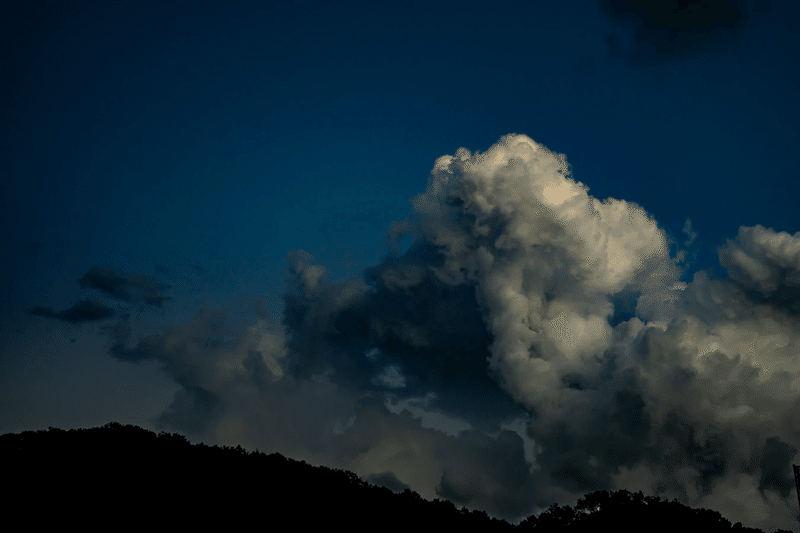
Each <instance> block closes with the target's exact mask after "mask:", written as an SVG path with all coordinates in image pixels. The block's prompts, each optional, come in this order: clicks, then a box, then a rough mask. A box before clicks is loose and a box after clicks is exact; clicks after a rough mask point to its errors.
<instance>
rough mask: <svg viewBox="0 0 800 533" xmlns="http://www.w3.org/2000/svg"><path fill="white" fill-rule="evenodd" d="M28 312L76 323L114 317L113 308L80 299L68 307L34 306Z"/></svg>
mask: <svg viewBox="0 0 800 533" xmlns="http://www.w3.org/2000/svg"><path fill="white" fill-rule="evenodd" d="M29 313H30V314H32V315H36V316H43V317H46V318H57V319H59V320H63V321H65V322H71V323H73V324H76V323H78V322H92V321H96V320H108V319H109V318H113V317H114V310H113V309H111V308H110V307H106V306H104V305H103V304H101V303H99V302H93V301H88V300H82V301H80V302H78V303H77V304H75V305H73V306H72V307H70V308H69V309H64V310H63V311H54V310H53V308H52V307H41V306H38V307H34V308H33V309H31V310H30V311H29Z"/></svg>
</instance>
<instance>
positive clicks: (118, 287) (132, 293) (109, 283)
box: [78, 267, 172, 307]
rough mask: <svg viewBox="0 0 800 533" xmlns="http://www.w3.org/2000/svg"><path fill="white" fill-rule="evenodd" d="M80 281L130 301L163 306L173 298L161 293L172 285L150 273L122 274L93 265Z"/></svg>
mask: <svg viewBox="0 0 800 533" xmlns="http://www.w3.org/2000/svg"><path fill="white" fill-rule="evenodd" d="M78 283H79V284H80V285H81V286H82V287H88V288H92V289H98V290H100V291H102V292H104V293H105V294H107V295H109V296H111V297H113V298H116V299H118V300H122V301H124V302H129V303H145V304H147V305H152V306H154V307H162V306H163V305H164V302H165V301H167V300H171V299H172V298H170V297H169V296H165V295H163V294H161V292H162V291H163V290H165V289H169V288H170V286H169V285H165V284H162V283H158V282H157V281H156V279H155V278H153V277H152V276H150V275H149V274H139V273H133V272H130V273H127V274H122V273H118V272H114V271H113V270H110V269H106V268H101V267H92V268H90V269H89V271H88V272H86V274H84V275H83V277H81V279H79V280H78Z"/></svg>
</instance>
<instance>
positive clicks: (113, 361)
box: [0, 0, 800, 514]
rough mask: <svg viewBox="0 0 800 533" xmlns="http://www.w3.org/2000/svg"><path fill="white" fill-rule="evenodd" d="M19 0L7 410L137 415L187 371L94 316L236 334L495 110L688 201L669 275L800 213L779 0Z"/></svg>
mask: <svg viewBox="0 0 800 533" xmlns="http://www.w3.org/2000/svg"><path fill="white" fill-rule="evenodd" d="M18 4H19V5H17V6H15V7H13V8H11V14H7V15H6V16H4V17H3V20H2V22H0V25H2V27H1V28H0V30H1V31H0V35H1V36H2V37H0V47H1V48H0V53H1V54H2V55H1V56H0V64H2V65H3V77H2V84H0V101H1V102H2V104H0V124H2V128H0V135H1V136H2V137H0V139H1V141H0V150H1V152H0V165H2V167H0V171H1V172H2V176H3V179H2V185H0V217H1V219H0V227H2V232H1V233H0V239H1V244H0V246H2V248H1V250H2V251H1V252H0V256H2V259H0V261H2V262H1V263H0V269H1V270H0V280H1V281H2V299H0V315H1V316H2V320H1V321H0V357H2V373H1V374H0V390H1V391H2V396H1V397H0V402H1V403H0V431H1V432H8V431H21V430H25V429H42V428H46V427H48V426H56V427H79V426H80V427H89V426H96V425H100V424H103V423H105V422H107V421H110V420H117V421H121V422H125V423H135V424H138V425H141V426H144V427H149V428H153V427H156V426H157V425H158V424H156V423H155V422H153V420H154V417H158V416H159V414H160V413H162V412H163V411H164V410H165V408H167V406H168V405H170V404H173V405H174V402H175V401H176V400H175V397H173V394H174V393H176V391H180V390H182V389H183V388H186V387H187V386H188V385H187V384H186V383H185V382H182V381H181V380H180V379H177V378H176V374H175V373H174V372H172V371H164V370H163V368H162V370H159V366H158V364H154V363H152V362H149V363H148V362H145V363H144V364H139V365H135V364H131V363H130V362H125V360H124V359H125V357H128V359H131V358H134V359H135V357H138V358H139V359H145V360H146V359H147V357H144V356H135V357H134V355H131V354H128V355H125V356H123V355H120V354H123V352H122V351H119V350H118V351H117V352H114V349H113V342H114V341H113V339H115V338H116V339H117V340H119V339H120V338H123V337H124V338H125V339H126V340H127V341H128V346H129V347H130V346H132V345H133V344H134V341H135V339H140V338H144V337H146V336H148V335H153V334H156V335H158V334H164V332H165V331H167V328H168V327H169V326H180V325H181V324H186V323H188V322H189V321H191V320H193V319H194V317H196V315H197V313H198V310H201V309H212V308H214V309H217V308H219V309H222V310H223V312H224V316H225V317H227V318H226V320H228V321H229V322H228V324H229V325H230V327H231V328H232V330H234V331H235V332H236V333H235V335H234V334H231V335H233V336H234V337H235V336H236V335H243V333H242V331H245V330H246V328H248V327H249V326H250V325H252V324H253V323H255V322H256V321H257V320H258V319H259V318H261V319H271V320H273V321H278V322H279V321H280V320H281V316H282V312H283V307H284V301H283V299H282V298H283V294H284V292H285V287H286V285H285V284H286V281H285V277H284V270H285V269H286V268H287V266H288V265H289V262H288V261H287V253H288V252H289V251H290V250H304V251H306V252H308V253H309V254H311V256H313V261H312V262H313V264H316V265H321V266H324V267H325V268H327V269H328V279H329V280H330V281H333V282H336V281H344V280H346V279H349V278H360V277H361V276H362V271H364V269H366V268H369V267H373V266H376V265H379V264H380V263H381V261H382V260H383V258H384V257H385V256H386V254H387V252H388V248H387V241H386V238H385V234H386V232H387V230H389V228H390V226H391V224H392V223H393V222H395V221H401V220H403V219H405V218H406V217H410V216H412V214H413V209H412V205H411V203H410V202H409V199H410V198H412V197H413V196H415V195H418V194H421V193H424V192H425V190H426V186H427V185H428V180H429V177H430V174H431V169H432V168H433V166H434V163H435V161H436V160H437V158H439V157H441V156H443V155H446V154H450V155H452V154H455V153H456V150H458V148H460V147H465V148H467V149H468V150H470V151H473V152H474V151H476V150H479V151H481V152H483V151H486V150H487V149H489V147H490V146H492V145H494V144H495V143H497V142H498V140H500V138H501V137H503V136H504V135H506V134H510V133H517V134H524V135H527V136H528V137H530V138H531V139H533V140H534V141H535V142H537V143H540V144H543V145H545V146H546V147H547V148H549V149H550V150H552V151H554V152H557V153H562V154H565V155H566V159H567V161H568V163H569V164H570V165H571V171H572V178H573V179H574V180H576V181H579V182H582V183H583V184H584V185H586V186H587V187H588V188H589V194H590V195H592V196H594V197H595V198H598V199H600V200H603V199H606V198H609V197H611V198H615V199H619V200H626V201H628V202H635V203H636V204H638V205H640V206H641V207H642V208H643V209H644V210H646V212H647V213H649V214H650V215H651V216H652V217H653V218H654V219H655V220H656V221H657V222H658V224H659V227H660V228H662V229H663V230H664V231H666V233H667V234H668V235H670V236H672V237H674V238H675V239H676V240H677V245H683V244H685V240H686V235H685V234H684V233H683V232H682V230H683V229H684V227H685V224H686V221H687V220H691V229H692V231H693V232H695V233H696V239H695V241H694V242H693V243H692V244H691V245H688V248H687V250H688V254H689V255H690V256H691V255H692V254H696V260H695V262H694V263H692V265H691V266H690V268H689V269H688V271H687V272H686V274H685V275H684V276H683V278H681V279H682V280H683V281H685V282H690V281H691V280H692V276H693V274H694V272H695V271H697V270H698V269H707V268H711V267H716V268H715V270H714V272H715V275H719V276H724V275H725V269H723V268H721V267H720V266H719V263H718V260H717V247H718V246H722V245H724V244H725V243H726V240H727V239H733V238H734V237H736V236H737V233H738V232H739V228H740V227H741V226H745V227H750V226H755V225H761V226H763V227H765V228H772V229H774V230H775V232H788V233H789V234H795V233H796V232H798V231H800V216H798V213H799V211H798V205H800V202H799V201H798V200H800V185H798V181H800V173H799V172H798V164H797V146H798V141H800V139H799V138H798V137H799V136H798V129H797V125H798V123H800V104H799V103H798V101H799V100H798V98H797V96H798V81H799V80H798V68H797V66H798V59H799V55H800V52H799V51H800V42H798V41H799V40H800V39H798V36H797V32H796V31H795V29H794V21H795V20H797V16H798V8H797V6H796V5H795V4H794V3H792V2H778V1H773V2H755V1H747V2H724V1H722V0H715V1H710V2H702V3H700V2H675V3H674V2H670V1H665V2H649V3H648V2H634V1H632V2H624V1H619V0H603V1H595V0H586V1H574V2H533V1H529V2H522V1H503V0H500V1H495V2H464V1H460V2H450V1H437V2H415V1H411V2H409V1H406V2H397V3H387V2H377V3H376V2H302V1H299V2H298V1H295V2H288V3H286V5H280V4H279V3H277V2H245V1H242V2H205V1H203V2H201V1H197V2H174V1H161V2H153V1H148V2H143V1H139V2H128V1H124V2H88V1H86V2H71V1H70V2H23V3H18ZM678 7H679V8H680V9H678ZM673 8H674V9H676V11H674V12H673ZM512 194H513V193H512ZM409 244H410V240H409V239H407V240H406V241H404V246H403V248H402V251H405V250H406V248H407V247H408V245H409ZM420 253H422V252H420ZM415 257H416V256H415ZM788 261H789V263H787V264H789V267H786V268H791V263H792V261H793V260H792V259H789V260H788ZM794 261H797V259H796V258H795V259H794ZM784 266H785V265H784ZM79 280H82V281H81V282H79ZM115 280H116V281H115ZM464 297H466V296H464ZM459 298H461V296H459ZM80 302H88V303H84V304H81V303H80ZM387 305H389V304H387ZM112 311H113V313H112ZM112 315H113V316H112ZM348 316H349V315H348ZM476 316H477V315H476ZM467 318H469V317H467ZM473 318H474V317H473ZM469 319H471V318H469ZM297 320H300V319H297ZM303 320H305V319H303ZM465 320H467V319H465ZM479 322H480V321H479ZM122 325H124V327H128V328H131V330H130V333H129V334H128V336H124V335H123V336H122V337H120V336H118V337H114V335H115V333H114V331H116V332H117V333H116V334H117V335H121V334H119V331H120V329H119V328H121V327H123V326H122ZM295 325H296V324H295ZM112 327H114V328H117V329H116V330H113V331H112V330H111V329H109V328H112ZM104 328H105V329H104ZM301 329H302V328H300V326H297V328H296V331H300V330H301ZM495 333H496V332H495ZM221 337H224V335H223V336H221ZM215 338H216V337H215ZM481 338H482V337H481ZM165 342H166V341H165ZM220 342H224V339H222V340H221V341H220ZM348 346H353V344H352V343H351V344H348ZM131 349H132V348H131ZM387 349H388V348H387ZM124 353H128V352H124ZM109 354H111V355H113V356H114V357H109ZM795 356H796V354H795ZM120 359H122V360H120ZM155 359H156V360H158V358H155ZM162 363H163V361H162ZM167 366H169V365H167ZM170 368H171V367H170ZM387 368H388V367H387ZM171 372H172V373H171ZM298 375H300V374H298ZM387 375H388V374H384V378H386V379H389V378H387V377H386V376H387ZM395 378H396V379H401V378H400V377H397V376H395ZM298 379H300V378H298ZM379 381H380V380H379ZM384 381H385V379H384ZM423 382H424V380H423ZM342 386H343V385H342ZM359 390H362V389H359ZM420 390H422V389H420ZM440 396H441V394H440ZM442 397H443V396H442ZM309 401H310V400H309ZM443 401H444V400H443ZM498 409H499V408H498ZM508 409H511V408H510V407H509V408H508ZM509 412H510V411H509ZM486 416H488V415H486ZM245 418H246V417H245ZM160 420H161V422H160V423H161V424H162V426H161V427H164V428H168V427H173V428H175V429H176V430H181V429H185V428H186V427H190V426H185V427H184V426H181V425H180V424H179V423H173V424H172V425H171V426H170V424H169V422H168V421H165V420H167V419H165V418H163V417H162V418H161V419H160ZM237 423H238V424H244V425H247V422H246V421H240V422H237ZM231 424H233V425H234V426H235V425H236V424H234V423H233V422H231ZM473 426H474V424H473ZM191 427H195V426H191ZM236 427H239V426H236ZM216 431H217V433H211V432H206V433H205V435H206V437H205V438H206V440H209V439H211V438H212V436H210V435H212V434H216V435H219V434H220V432H223V430H220V429H217V430H216ZM231 431H232V432H233V433H232V435H233V434H237V433H236V432H235V431H233V430H231ZM202 434H203V433H202V432H201V431H199V430H198V435H202ZM198 438H199V437H198ZM230 438H235V437H230ZM476 438H477V437H476ZM257 442H258V439H256V438H255V437H253V438H252V439H251V441H250V443H251V444H252V445H253V446H255V445H256V443H257ZM795 444H800V443H795ZM308 453H309V454H310V455H309V457H315V456H314V455H313V453H311V452H308ZM342 461H344V460H342ZM342 464H345V463H344V462H343V463H342ZM346 464H347V465H349V466H352V465H353V464H354V463H352V462H350V463H346ZM362 466H363V465H362ZM362 470H364V471H365V472H366V471H369V470H370V468H367V467H364V468H363V469H362ZM395 473H396V474H397V472H396V471H395ZM398 476H399V478H400V479H404V478H403V476H402V475H400V474H398ZM451 477H452V476H451ZM455 477H457V476H455ZM412 478H413V476H412V477H407V478H405V481H404V483H407V484H409V485H411V486H412V487H413V486H415V485H414V483H418V484H419V486H423V485H424V484H425V483H426V481H424V480H416V481H413V480H412ZM440 488H441V487H440ZM442 490H443V491H444V489H442ZM445 492H446V491H445ZM477 501H479V498H477V497H476V499H475V500H473V503H474V502H477ZM481 501H482V500H481ZM519 505H520V506H521V507H519V509H521V508H523V507H524V505H523V504H519ZM485 507H491V506H490V505H489V504H486V505H485ZM514 509H515V510H513V511H511V510H510V511H507V512H508V513H509V514H513V512H517V511H519V509H518V508H516V507H515V508H514ZM495 510H496V509H495ZM498 512H499V511H498Z"/></svg>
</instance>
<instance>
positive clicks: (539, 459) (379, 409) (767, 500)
mask: <svg viewBox="0 0 800 533" xmlns="http://www.w3.org/2000/svg"><path fill="white" fill-rule="evenodd" d="M588 191H589V189H588V188H587V187H586V186H585V185H583V184H582V183H580V182H577V181H574V180H573V179H572V178H571V176H570V174H569V171H568V165H567V162H566V158H565V157H564V156H563V155H559V154H555V153H553V152H551V151H550V150H548V149H547V148H545V147H544V146H542V145H540V144H537V143H536V142H534V141H533V140H531V139H530V138H529V137H526V136H524V135H507V136H505V137H503V138H502V139H501V140H500V142H499V143H498V144H496V145H494V146H492V147H491V148H490V149H489V150H488V151H486V152H484V153H475V154H471V153H470V152H469V151H468V150H466V149H464V148H460V149H459V150H458V151H457V152H456V154H455V155H454V156H443V157H441V158H439V159H438V160H437V161H436V163H435V165H434V168H433V172H432V176H431V179H430V183H429V185H428V188H427V190H426V191H425V193H424V194H420V195H418V196H416V197H414V198H413V199H412V204H413V207H414V212H415V214H414V216H413V217H412V218H410V219H407V220H405V221H402V222H397V223H395V224H394V225H393V226H392V227H391V228H390V229H389V231H388V233H387V236H388V238H389V242H390V245H391V246H390V247H391V249H392V250H393V252H392V253H391V254H389V255H388V256H387V257H386V258H385V259H384V260H383V262H382V263H381V264H380V265H377V266H375V267H373V268H369V269H367V270H366V271H365V272H364V275H363V277H362V278H361V279H353V280H348V281H345V282H341V283H329V282H328V281H326V279H325V269H324V268H323V267H321V266H317V265H313V264H312V262H311V260H312V258H311V257H310V256H309V255H308V254H307V253H305V252H301V251H294V252H292V253H290V254H289V255H288V261H289V263H290V266H289V268H288V269H287V292H286V295H285V311H284V319H283V323H282V324H281V325H279V326H278V325H274V324H273V325H269V324H266V323H263V324H260V325H257V326H253V327H252V328H251V329H250V330H249V331H248V332H247V333H246V334H242V335H240V336H239V337H238V339H237V340H235V341H231V342H228V343H225V342H221V343H220V342H217V343H212V342H209V339H210V338H211V336H215V337H214V338H221V337H222V336H224V335H223V334H222V333H221V330H220V328H221V327H222V326H221V325H220V324H221V323H222V322H221V321H219V320H212V318H213V317H212V315H211V314H209V313H205V312H204V313H201V314H200V315H198V319H197V323H195V324H191V325H187V326H184V327H182V328H175V329H173V330H171V331H170V332H168V333H167V334H166V335H164V336H156V337H152V338H148V339H143V340H141V341H139V342H138V344H136V345H134V346H130V347H128V345H127V344H128V336H129V333H128V331H129V330H128V329H126V328H125V327H124V324H120V325H119V326H118V327H116V328H114V329H113V330H112V331H113V333H114V335H115V340H114V344H113V346H112V349H111V354H112V355H114V356H115V357H117V358H120V359H123V360H128V361H141V360H146V359H155V360H158V361H161V362H162V364H163V366H164V369H165V371H166V372H168V373H169V374H170V375H171V376H172V377H173V379H175V381H176V382H177V383H179V384H180V385H181V386H182V390H181V392H180V393H179V394H178V395H177V396H176V398H175V401H174V403H173V405H171V406H170V407H169V408H168V409H167V411H166V412H165V413H163V414H162V416H161V418H160V419H159V420H158V422H159V423H160V424H161V425H162V426H165V427H169V428H170V429H171V430H172V429H183V430H185V431H190V432H192V433H193V435H194V436H196V437H198V438H204V439H206V440H216V441H227V442H237V443H242V444H243V445H248V446H251V447H259V448H260V449H277V450H278V451H281V452H282V453H286V454H289V455H292V456H294V457H298V458H305V459H306V460H310V461H313V462H317V463H323V464H326V465H328V466H332V467H339V468H347V469H351V470H354V471H355V472H357V473H359V474H360V475H362V476H364V477H365V478H366V479H368V480H374V481H375V482H382V483H389V482H388V481H387V480H389V481H390V483H389V484H390V485H391V486H392V487H393V488H401V487H403V486H408V487H411V488H412V489H414V490H416V491H418V492H419V493H420V494H422V495H423V496H425V497H428V498H433V497H437V496H439V497H444V498H448V499H450V500H452V501H454V502H456V503H457V504H459V505H462V504H463V505H466V506H468V507H472V508H481V509H485V510H486V511H487V512H489V513H490V514H493V515H495V516H500V517H502V518H506V519H509V520H512V521H514V520H519V519H520V518H523V517H525V516H528V515H530V514H533V513H534V512H535V511H536V509H537V508H538V509H541V508H546V507H547V506H549V505H550V504H551V503H561V504H574V503H575V501H576V500H577V499H578V498H579V497H580V496H582V495H583V494H584V493H586V492H589V491H592V490H603V489H608V490H611V489H623V488H624V489H628V490H631V491H637V490H641V491H643V492H645V493H647V494H651V495H654V496H660V497H662V498H669V499H671V498H676V499H678V500H679V501H681V502H683V503H685V504H687V505H691V506H700V507H707V508H711V509H715V510H718V511H720V512H721V513H722V514H723V515H725V516H726V517H727V518H729V519H730V520H732V521H734V522H736V521H741V522H742V523H744V524H745V525H749V526H755V527H761V528H764V529H768V530H771V529H777V528H781V527H782V528H788V527H791V526H792V525H793V524H795V522H794V521H795V519H796V518H797V515H798V512H797V508H796V503H797V502H796V501H795V496H794V494H793V490H794V487H793V481H792V477H791V476H792V471H791V466H790V465H791V463H792V461H794V462H800V457H799V456H798V455H797V452H798V450H797V448H796V445H797V443H798V442H800V422H798V419H797V416H796V413H798V412H800V345H799V344H798V341H800V320H798V314H799V313H800V309H798V301H800V233H798V234H795V235H794V236H792V235H789V234H787V233H776V232H774V231H772V230H767V229H764V228H761V227H755V228H741V230H740V233H739V235H738V236H737V237H736V239H735V240H732V241H729V242H728V243H727V244H726V245H724V246H722V247H721V248H720V249H719V256H720V262H721V264H722V265H723V266H724V267H725V268H726V269H727V271H728V273H729V278H726V279H714V278H712V277H711V275H710V274H708V273H705V272H702V271H701V272H699V273H698V274H696V275H695V277H694V279H693V280H692V281H691V282H689V283H685V282H682V281H680V277H681V275H682V274H683V272H684V266H683V265H682V264H681V262H680V260H679V258H681V257H683V255H685V254H684V253H683V252H681V251H679V252H678V253H677V255H676V257H673V256H671V254H670V248H671V245H672V244H673V243H671V242H669V240H668V238H667V236H666V234H665V232H664V231H663V230H662V229H660V228H659V227H658V225H657V223H656V221H655V220H653V219H652V218H651V217H650V216H648V214H647V213H646V212H645V211H644V210H643V209H642V208H641V207H639V206H638V205H636V204H634V203H631V202H626V201H623V200H615V199H607V200H604V201H599V200H597V199H595V198H593V197H592V196H591V195H589V194H588ZM687 228H689V229H688V230H687V231H690V227H689V226H688V225H687ZM408 236H411V237H413V238H414V242H413V244H412V246H411V247H410V248H409V250H408V251H407V252H405V253H403V254H400V253H399V252H398V251H397V250H398V249H399V242H400V239H402V238H404V237H408ZM212 326H213V327H212ZM434 427H435V428H437V429H433V428H434Z"/></svg>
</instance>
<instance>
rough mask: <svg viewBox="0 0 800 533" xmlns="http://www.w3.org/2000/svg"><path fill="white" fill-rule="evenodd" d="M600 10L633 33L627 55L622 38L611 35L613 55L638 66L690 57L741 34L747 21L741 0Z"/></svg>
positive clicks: (638, 1)
mask: <svg viewBox="0 0 800 533" xmlns="http://www.w3.org/2000/svg"><path fill="white" fill-rule="evenodd" d="M600 10H601V12H602V13H604V14H605V15H606V16H608V17H609V18H610V19H612V20H614V21H615V22H617V23H619V24H621V25H622V26H623V27H624V28H625V30H626V32H628V33H629V39H628V40H629V41H630V46H629V48H628V50H627V51H625V50H623V48H624V47H623V45H622V43H621V42H620V38H619V37H618V36H616V35H614V34H609V35H608V45H609V49H610V51H611V53H612V55H622V54H624V55H626V57H627V59H628V60H630V61H632V62H634V63H654V62H660V61H664V60H667V59H674V58H680V57H686V56H689V55H691V54H693V53H696V52H697V51H699V50H701V49H703V48H704V47H705V46H707V45H708V44H709V43H710V42H711V41H713V40H714V39H718V38H719V37H720V36H721V35H722V34H723V33H724V32H736V31H738V30H739V29H740V27H741V26H742V24H743V22H744V19H745V11H744V10H743V9H742V6H741V5H740V2H739V1H738V0H679V1H676V0H601V1H600Z"/></svg>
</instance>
